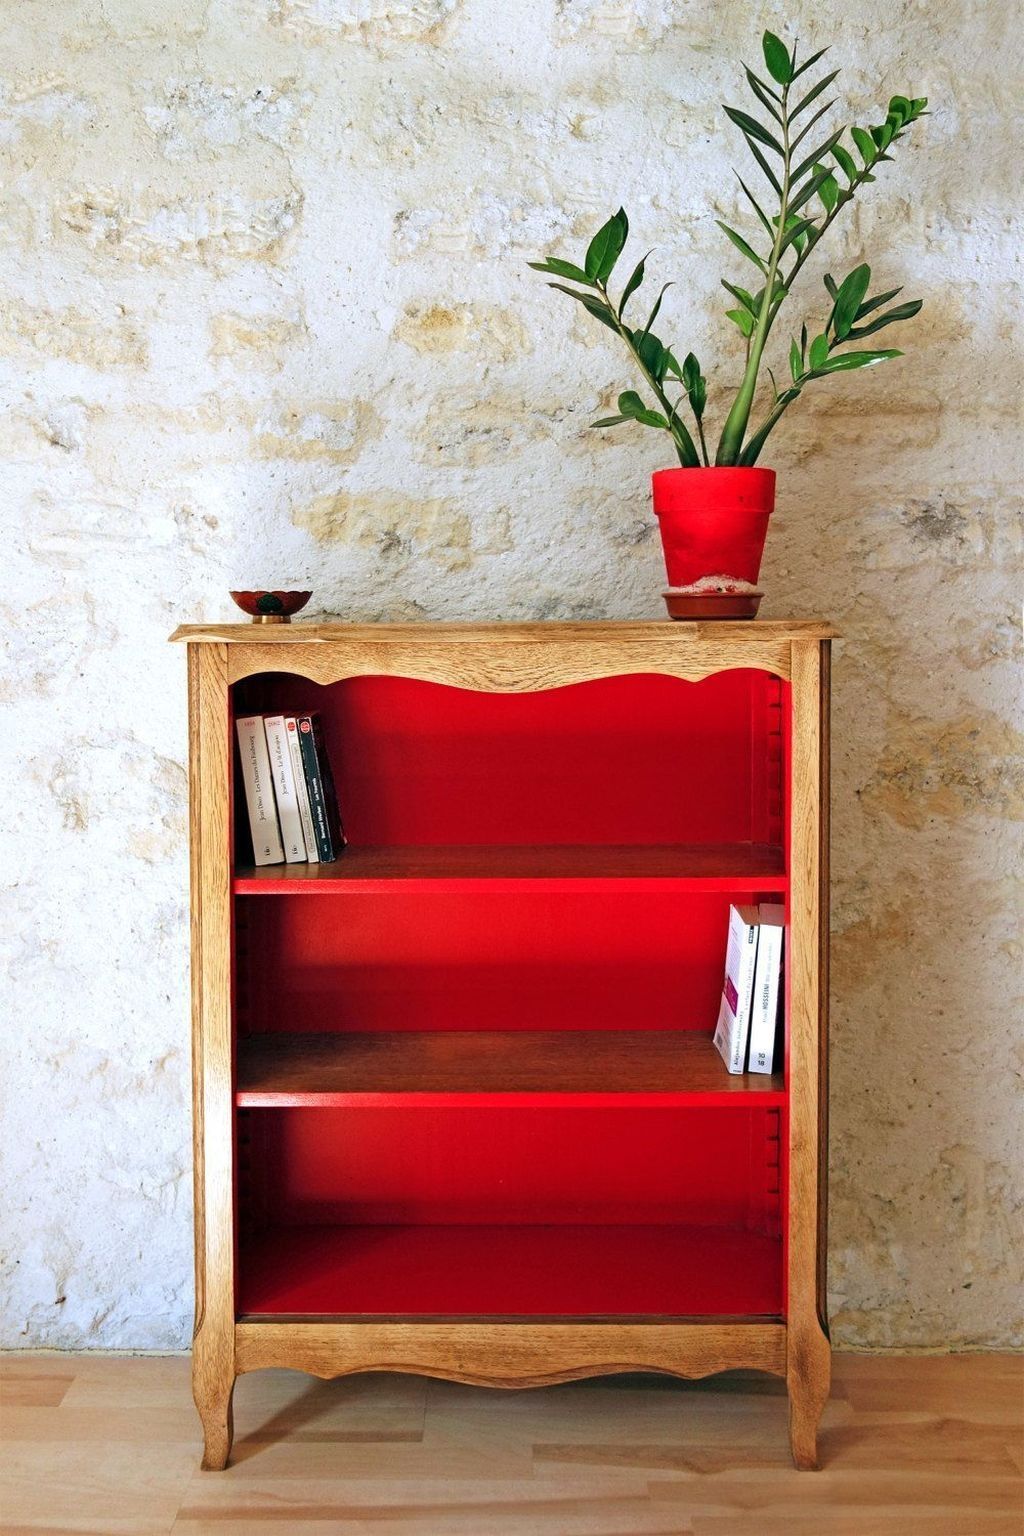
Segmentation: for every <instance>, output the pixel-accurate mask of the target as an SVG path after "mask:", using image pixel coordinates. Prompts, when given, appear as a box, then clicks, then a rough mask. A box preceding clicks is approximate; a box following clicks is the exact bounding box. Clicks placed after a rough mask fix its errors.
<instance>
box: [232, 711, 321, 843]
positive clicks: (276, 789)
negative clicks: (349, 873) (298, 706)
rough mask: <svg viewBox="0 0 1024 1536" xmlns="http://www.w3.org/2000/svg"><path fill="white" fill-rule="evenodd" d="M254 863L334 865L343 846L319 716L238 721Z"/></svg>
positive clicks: (244, 717)
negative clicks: (304, 862)
mask: <svg viewBox="0 0 1024 1536" xmlns="http://www.w3.org/2000/svg"><path fill="white" fill-rule="evenodd" d="M235 723H236V726H237V730H238V750H239V753H240V755H241V761H242V783H243V785H244V786H245V803H246V808H247V809H248V812H249V830H250V831H251V833H252V852H253V862H254V863H255V864H284V863H288V864H298V863H301V862H303V861H307V862H308V863H310V864H332V863H333V862H334V860H335V859H336V858H337V856H338V854H339V853H340V852H341V849H342V848H343V847H344V846H345V834H344V831H343V830H342V826H341V818H340V816H339V815H338V802H337V796H336V794H335V791H334V779H333V776H332V774H331V765H330V762H329V760H328V757H327V751H326V748H325V745H324V738H323V731H322V729H321V725H320V717H319V715H316V714H311V715H244V716H243V717H242V718H241V719H239V720H237V721H236V722H235Z"/></svg>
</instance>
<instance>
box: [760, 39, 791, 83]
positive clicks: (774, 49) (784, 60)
mask: <svg viewBox="0 0 1024 1536" xmlns="http://www.w3.org/2000/svg"><path fill="white" fill-rule="evenodd" d="M761 50H762V52H763V53H764V62H765V65H766V67H767V70H768V73H769V74H770V75H771V77H772V79H773V80H775V81H776V82H777V83H778V84H779V85H788V84H789V82H790V80H792V78H793V60H792V59H791V58H790V56H789V49H788V48H787V47H786V45H785V43H784V42H783V41H782V39H781V38H779V37H776V36H775V33H774V32H766V33H765V34H764V36H763V37H762V39H761Z"/></svg>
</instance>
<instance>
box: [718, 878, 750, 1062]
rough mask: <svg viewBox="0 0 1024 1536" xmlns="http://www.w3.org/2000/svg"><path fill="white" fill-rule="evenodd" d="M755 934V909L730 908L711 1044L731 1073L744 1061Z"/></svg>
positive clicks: (747, 1033) (747, 1036)
mask: <svg viewBox="0 0 1024 1536" xmlns="http://www.w3.org/2000/svg"><path fill="white" fill-rule="evenodd" d="M757 936H758V926H757V911H756V909H755V908H753V907H744V908H743V909H742V910H740V909H738V908H736V907H730V909H729V940H728V945H727V949H726V960H725V986H724V988H723V992H722V1002H721V1006H720V1007H719V1010H718V1024H717V1027H716V1029H715V1035H714V1043H715V1047H716V1049H717V1050H718V1052H719V1054H720V1055H721V1057H722V1059H723V1061H724V1062H725V1064H726V1066H727V1067H728V1069H729V1071H730V1072H731V1073H733V1074H736V1073H740V1072H742V1071H743V1070H744V1069H745V1067H746V1062H747V1042H748V1039H749V1036H750V1013H751V1005H752V1002H753V996H754V972H755V970H756V967H757Z"/></svg>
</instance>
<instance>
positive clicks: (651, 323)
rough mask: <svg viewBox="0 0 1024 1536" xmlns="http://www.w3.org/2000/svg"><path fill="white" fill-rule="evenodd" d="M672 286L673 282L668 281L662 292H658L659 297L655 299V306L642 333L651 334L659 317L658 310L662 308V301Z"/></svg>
mask: <svg viewBox="0 0 1024 1536" xmlns="http://www.w3.org/2000/svg"><path fill="white" fill-rule="evenodd" d="M671 287H672V284H671V283H666V284H665V286H664V287H663V288H662V290H661V292H660V293H659V294H658V297H657V298H656V299H655V301H654V308H653V309H652V310H651V313H650V314H649V315H648V317H647V324H646V325H645V326H644V328H643V332H642V334H643V335H644V336H648V335H649V334H650V332H651V330H652V329H653V327H654V322H655V320H657V318H658V311H659V309H660V308H661V301H662V299H663V298H664V297H665V295H666V293H667V292H668V290H669V289H670V288H671Z"/></svg>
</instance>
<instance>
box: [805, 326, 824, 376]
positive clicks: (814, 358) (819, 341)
mask: <svg viewBox="0 0 1024 1536" xmlns="http://www.w3.org/2000/svg"><path fill="white" fill-rule="evenodd" d="M827 358H828V337H827V336H826V335H825V334H824V332H822V334H821V335H820V336H815V338H814V340H813V341H812V342H811V351H810V356H809V358H808V361H809V363H810V365H811V367H812V368H820V367H821V366H822V364H823V363H824V362H825V361H826V360H827Z"/></svg>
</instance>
